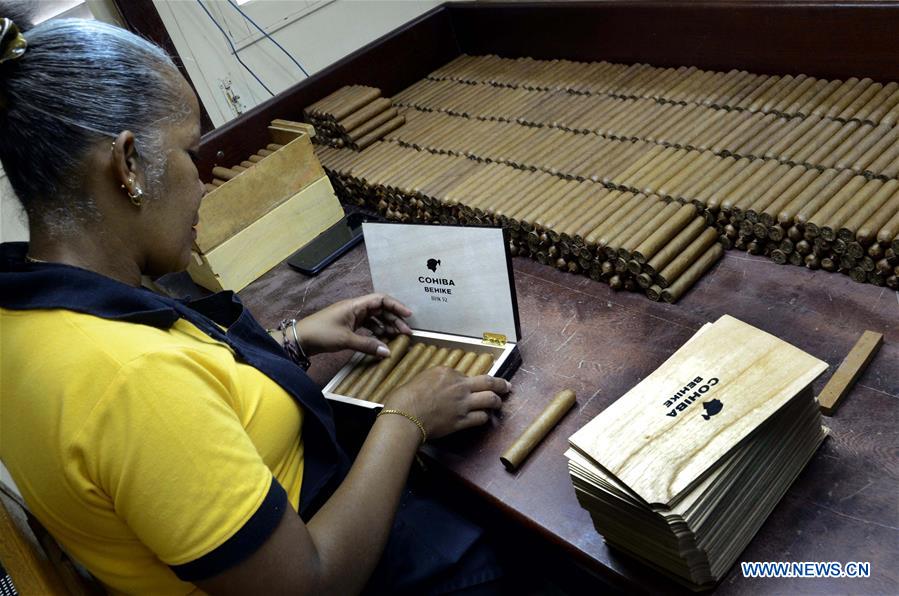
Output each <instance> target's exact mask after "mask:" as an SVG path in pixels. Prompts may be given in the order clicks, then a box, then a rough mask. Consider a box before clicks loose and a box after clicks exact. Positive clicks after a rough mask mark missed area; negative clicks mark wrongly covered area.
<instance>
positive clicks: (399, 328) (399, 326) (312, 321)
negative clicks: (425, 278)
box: [297, 294, 412, 358]
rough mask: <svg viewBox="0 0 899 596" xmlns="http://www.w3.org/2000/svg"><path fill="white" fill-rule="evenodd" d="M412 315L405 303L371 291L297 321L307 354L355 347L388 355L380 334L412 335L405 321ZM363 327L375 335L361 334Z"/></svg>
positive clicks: (374, 353)
mask: <svg viewBox="0 0 899 596" xmlns="http://www.w3.org/2000/svg"><path fill="white" fill-rule="evenodd" d="M411 314H412V311H411V310H409V309H408V308H407V307H406V306H405V305H403V304H402V303H400V302H399V301H398V300H396V299H395V298H392V297H390V296H387V295H385V294H368V295H367V296H360V297H359V298H351V299H349V300H341V301H340V302H337V303H335V304H332V305H331V306H329V307H327V308H323V309H322V310H320V311H318V312H317V313H314V314H312V315H309V316H308V317H306V318H305V319H302V320H299V321H297V333H298V334H299V337H300V342H301V343H302V346H303V351H304V352H306V354H307V355H309V356H312V355H314V354H320V353H322V352H337V351H339V350H356V351H358V352H363V353H365V354H372V355H376V356H380V357H382V358H386V357H387V356H389V355H390V351H389V350H388V349H387V345H386V344H385V343H384V342H383V341H381V340H380V339H378V337H379V336H386V337H392V336H395V335H397V334H400V333H405V334H406V335H409V334H411V333H412V329H410V328H409V325H407V324H406V322H405V321H404V320H403V318H404V317H408V316H410V315H411ZM362 328H367V329H369V330H370V331H371V332H372V334H373V335H363V334H361V333H358V331H359V330H360V329H362Z"/></svg>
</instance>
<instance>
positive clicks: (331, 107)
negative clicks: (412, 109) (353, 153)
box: [305, 85, 405, 151]
mask: <svg viewBox="0 0 899 596" xmlns="http://www.w3.org/2000/svg"><path fill="white" fill-rule="evenodd" d="M305 118H306V120H307V121H308V122H309V123H310V124H312V125H313V126H314V127H315V129H316V130H317V131H318V135H319V136H318V139H317V142H319V143H321V144H324V145H330V146H332V147H348V148H350V149H354V150H357V151H358V150H362V149H365V148H366V147H368V146H369V145H371V144H372V143H374V142H375V141H377V140H379V139H381V138H383V137H384V135H385V134H387V133H389V132H391V131H394V130H396V129H397V128H399V127H400V126H402V125H403V123H404V122H405V118H403V116H401V115H399V114H398V113H397V109H396V108H395V107H394V106H393V103H392V102H391V101H390V98H388V97H381V90H380V89H378V88H377V87H367V86H365V85H347V86H346V87H341V88H340V89H338V90H337V91H335V92H334V93H332V94H331V95H328V96H327V97H325V98H323V99H320V100H319V101H317V102H315V103H314V104H312V105H311V106H309V107H307V108H306V111H305Z"/></svg>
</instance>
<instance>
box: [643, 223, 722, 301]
mask: <svg viewBox="0 0 899 596" xmlns="http://www.w3.org/2000/svg"><path fill="white" fill-rule="evenodd" d="M717 240H718V233H717V232H716V231H715V229H714V228H706V230H705V231H704V232H702V233H701V234H700V235H699V236H698V237H697V238H696V239H695V240H694V241H693V242H692V243H690V245H689V246H688V247H687V248H686V250H684V252H682V253H681V254H680V255H679V256H677V257H676V258H674V259H673V260H672V261H671V262H670V263H669V264H668V265H667V266H666V267H665V268H664V269H662V271H660V272H659V273H658V275H657V276H656V283H658V284H659V286H660V287H661V288H662V289H665V288H668V287H669V286H671V285H673V283H674V282H675V281H676V280H677V279H678V278H679V277H680V276H681V275H685V274H686V271H688V270H689V269H690V268H692V267H693V265H694V264H695V263H696V262H698V261H699V260H701V259H702V256H703V255H705V253H706V252H707V251H708V249H709V247H710V246H712V245H713V244H715V243H716V241H717ZM722 250H723V249H722ZM695 281H696V280H695V279H694V280H693V281H691V282H689V283H688V285H687V286H686V287H685V288H683V290H686V289H687V288H689V287H690V286H691V285H693V282H695ZM678 295H679V294H678ZM662 298H664V295H663V296H662ZM676 299H677V298H675V300H676ZM666 301H667V300H666Z"/></svg>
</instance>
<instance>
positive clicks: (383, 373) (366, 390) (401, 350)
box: [354, 335, 410, 399]
mask: <svg viewBox="0 0 899 596" xmlns="http://www.w3.org/2000/svg"><path fill="white" fill-rule="evenodd" d="M409 341H410V339H409V336H408V335H398V336H396V337H395V338H394V339H392V340H391V341H390V343H389V344H387V348H388V349H389V350H390V356H388V357H387V358H384V359H383V360H381V361H380V362H378V363H377V364H376V365H375V367H374V369H373V371H372V374H371V376H370V377H369V378H368V379H367V380H366V382H365V384H364V385H363V386H362V387H361V388H360V389H359V392H358V394H356V395H355V396H354V397H357V398H359V399H368V398H369V396H371V395H372V394H373V393H374V392H375V390H376V389H377V388H378V385H380V384H381V382H382V381H383V380H384V379H385V378H386V377H387V375H388V374H389V373H390V371H391V370H393V367H395V366H396V365H397V364H398V363H399V361H400V360H402V358H403V356H405V355H406V350H407V349H408V347H409Z"/></svg>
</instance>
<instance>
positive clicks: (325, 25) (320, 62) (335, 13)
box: [154, 0, 440, 126]
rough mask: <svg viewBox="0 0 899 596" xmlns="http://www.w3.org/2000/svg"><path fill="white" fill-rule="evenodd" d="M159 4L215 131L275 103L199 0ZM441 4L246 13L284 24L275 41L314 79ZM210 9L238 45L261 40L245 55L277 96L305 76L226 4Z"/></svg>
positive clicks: (377, 1) (265, 8)
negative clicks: (264, 104) (299, 14)
mask: <svg viewBox="0 0 899 596" xmlns="http://www.w3.org/2000/svg"><path fill="white" fill-rule="evenodd" d="M154 4H155V5H156V7H157V10H158V11H159V14H160V16H161V17H162V21H163V23H164V24H165V26H166V28H167V29H168V31H169V34H170V35H171V37H172V41H173V42H174V44H175V47H176V48H177V50H178V53H179V54H180V55H181V59H182V60H183V61H184V65H185V67H186V68H187V71H188V73H189V74H190V77H191V79H192V80H193V82H194V85H195V86H196V88H197V92H198V94H199V96H200V100H201V101H202V102H203V105H204V106H205V107H206V110H207V111H208V112H209V116H210V118H211V119H212V122H213V124H214V125H215V126H221V125H222V124H224V123H225V122H227V121H228V120H231V119H232V118H235V117H236V116H238V115H239V113H242V112H244V111H246V110H248V109H249V108H252V107H253V106H255V105H257V104H259V103H261V102H263V101H265V100H266V99H268V98H269V97H270V95H269V94H268V93H267V92H266V91H265V89H264V88H263V87H262V85H260V84H259V83H258V82H257V81H256V80H255V79H254V78H253V76H252V75H251V74H250V73H248V72H247V71H246V70H245V69H244V68H243V67H242V66H241V65H240V63H239V62H238V61H237V59H236V58H235V57H234V56H233V55H232V54H231V49H230V47H229V46H228V42H227V41H226V39H225V37H224V35H223V34H222V32H221V31H219V30H218V29H217V28H216V26H215V24H214V23H213V22H212V20H211V19H210V17H209V15H207V14H206V13H205V12H204V11H203V10H202V8H201V7H200V6H199V4H198V3H197V2H196V1H185V2H172V1H167V0H154ZM307 4H311V5H315V7H316V9H315V10H314V11H313V12H310V13H308V14H305V15H303V16H302V17H301V18H299V19H297V20H292V18H293V17H292V16H291V15H292V14H293V15H295V14H296V13H297V12H298V11H299V12H301V11H302V10H303V8H304V6H305V5H307ZM438 4H440V2H438V1H425V0H421V1H411V0H408V1H396V0H389V1H388V0H365V1H360V0H357V1H349V0H334V1H330V2H308V3H307V2H304V1H302V0H292V1H283V2H282V1H278V0H249V1H248V2H245V3H243V4H241V5H240V8H241V9H242V10H244V11H245V12H247V13H248V14H250V16H251V17H252V18H254V20H257V22H258V23H259V24H260V25H263V26H264V25H265V24H266V23H271V22H274V21H275V20H277V18H276V17H279V18H280V19H281V21H280V22H281V23H282V26H280V28H277V29H276V30H274V31H272V32H271V36H272V38H274V40H275V41H277V42H278V43H279V44H281V45H282V46H283V47H284V48H285V49H286V50H287V51H288V52H289V53H291V54H292V55H293V56H294V57H295V58H296V59H297V60H298V61H299V62H300V64H301V65H302V66H303V67H304V68H305V69H306V71H307V72H308V73H309V74H310V75H311V74H314V73H315V72H317V71H319V70H321V69H322V68H325V67H326V66H328V65H330V64H332V63H333V62H336V61H337V60H339V59H340V58H342V57H344V56H346V55H347V54H350V53H351V52H353V51H355V50H357V49H359V48H360V47H362V46H364V45H365V44H367V43H369V42H371V41H374V40H375V39H377V38H378V37H381V36H382V35H384V34H386V33H388V32H390V31H392V30H393V29H395V28H397V27H399V26H401V25H402V24H403V23H406V22H407V21H410V20H412V19H414V18H416V17H418V16H419V15H421V14H423V13H425V12H427V11H428V10H430V9H431V8H433V7H435V6H437V5H438ZM203 5H204V6H205V7H206V8H207V9H208V10H209V12H210V13H211V15H212V17H213V18H214V19H215V20H216V21H218V22H219V24H220V25H221V26H222V28H223V29H224V30H225V31H227V32H228V33H229V35H230V36H231V38H232V39H236V40H243V39H245V38H247V37H248V36H250V37H251V38H257V39H255V40H252V39H251V40H250V41H249V42H248V43H237V44H236V47H237V48H238V55H239V56H240V57H241V59H242V60H243V61H244V62H245V63H246V64H247V66H248V67H249V68H250V69H252V70H253V71H254V72H255V73H256V75H257V76H258V77H259V78H260V79H261V80H262V82H263V83H265V85H266V86H268V87H269V89H271V91H272V92H273V93H275V94H277V93H279V92H281V91H283V90H284V89H286V88H287V87H289V86H291V85H293V84H294V83H296V82H298V81H300V80H302V79H303V78H305V75H304V74H303V73H302V72H301V70H300V69H299V68H298V67H297V66H296V65H295V64H294V63H293V62H292V61H291V60H290V58H288V57H287V56H286V55H285V54H284V53H283V52H282V51H280V50H279V49H278V48H277V47H276V46H275V44H274V43H272V41H270V40H268V39H266V38H264V37H261V35H259V34H258V31H257V30H256V28H255V27H253V26H252V25H251V24H250V23H249V22H247V21H246V19H244V18H243V17H242V16H241V15H240V14H239V13H238V11H237V10H235V9H234V8H233V7H232V6H230V5H229V4H228V3H227V2H225V1H223V0H222V1H211V0H203ZM410 51H414V50H413V49H412V48H410ZM226 86H227V87H230V93H231V94H232V95H237V96H238V97H239V99H238V100H237V101H236V102H232V101H229V100H228V91H227V89H226Z"/></svg>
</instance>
